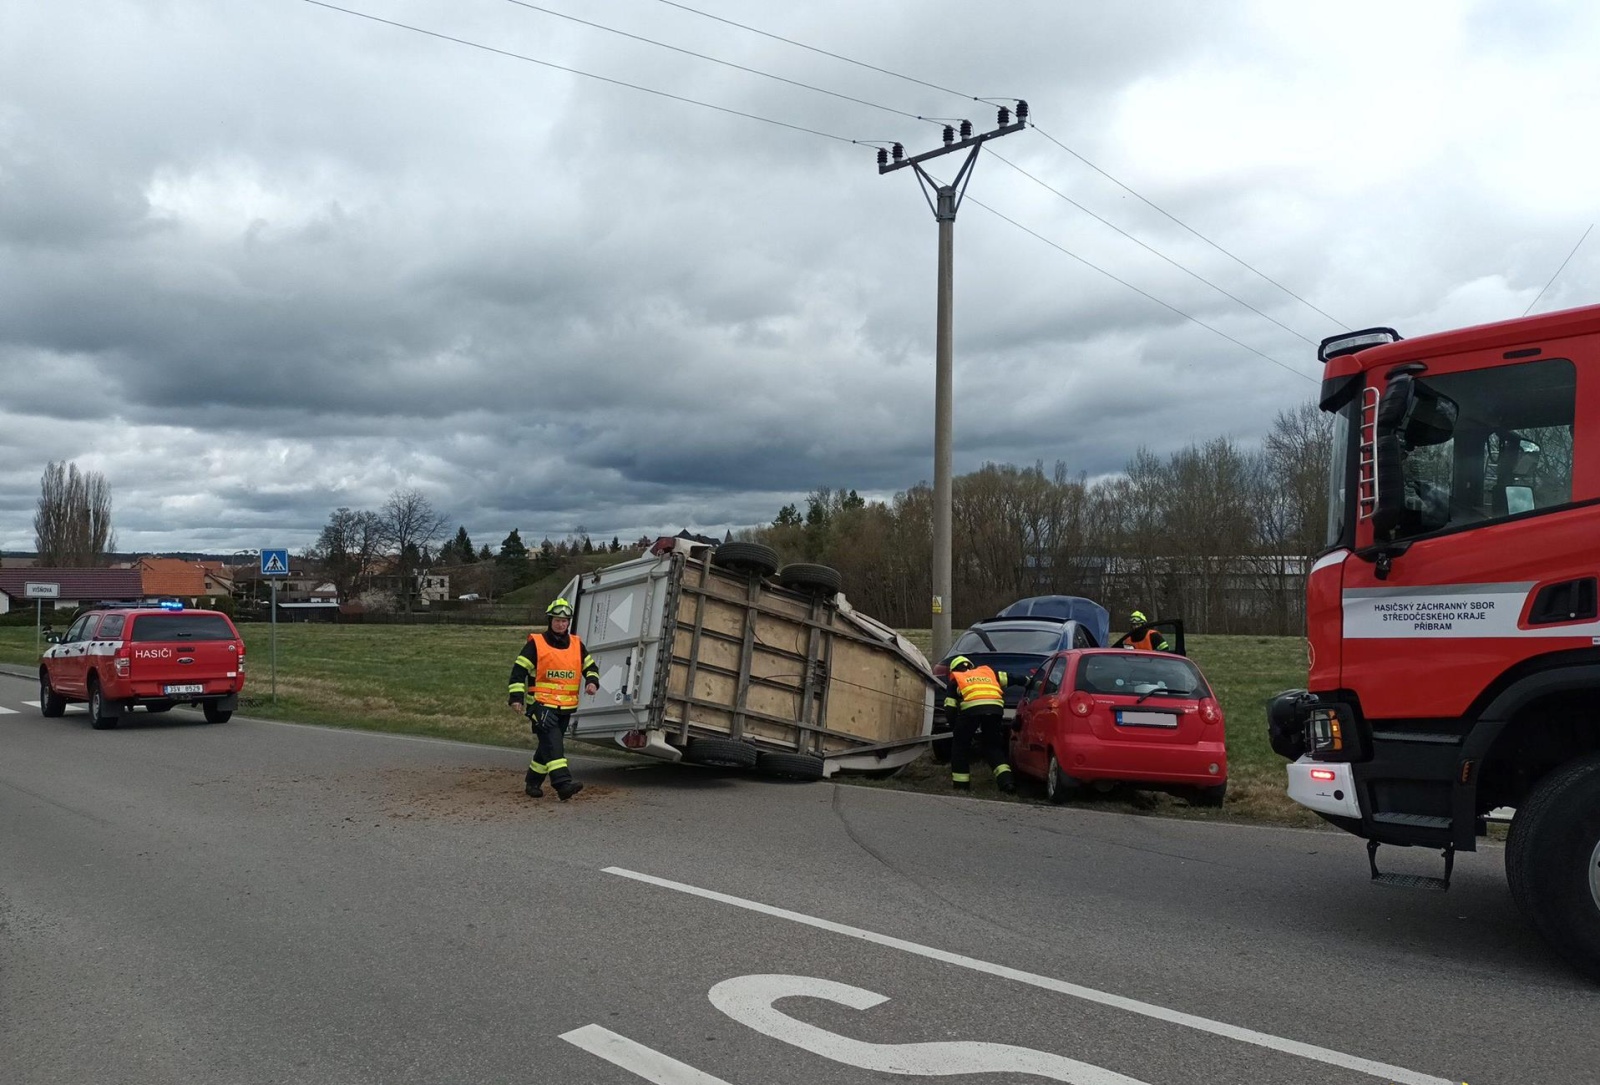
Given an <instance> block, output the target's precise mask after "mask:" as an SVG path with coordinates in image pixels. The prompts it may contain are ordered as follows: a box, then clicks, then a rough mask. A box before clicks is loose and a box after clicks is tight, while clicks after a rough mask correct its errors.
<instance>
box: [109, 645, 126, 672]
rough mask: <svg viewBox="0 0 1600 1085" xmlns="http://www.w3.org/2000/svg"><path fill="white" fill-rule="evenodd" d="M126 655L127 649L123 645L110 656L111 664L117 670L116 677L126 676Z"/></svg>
mask: <svg viewBox="0 0 1600 1085" xmlns="http://www.w3.org/2000/svg"><path fill="white" fill-rule="evenodd" d="M128 655H129V650H128V649H127V648H125V647H124V648H118V649H117V654H116V655H114V656H112V657H111V666H112V668H113V669H114V670H115V671H116V672H117V677H118V678H126V677H128V663H129V660H128Z"/></svg>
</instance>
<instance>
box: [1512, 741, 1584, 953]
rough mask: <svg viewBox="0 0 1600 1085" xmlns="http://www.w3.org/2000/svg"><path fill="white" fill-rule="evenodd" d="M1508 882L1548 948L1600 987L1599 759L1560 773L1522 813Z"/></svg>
mask: <svg viewBox="0 0 1600 1085" xmlns="http://www.w3.org/2000/svg"><path fill="white" fill-rule="evenodd" d="M1525 818H1526V821H1524V819H1525ZM1506 877H1507V880H1508V881H1509V882H1510V883H1511V895H1512V897H1513V899H1515V900H1516V902H1517V905H1518V906H1519V907H1520V908H1521V909H1522V910H1523V911H1524V912H1525V913H1526V914H1527V915H1528V917H1529V918H1530V919H1532V920H1533V925H1534V926H1535V927H1536V928H1537V929H1538V931H1539V933H1540V934H1542V935H1543V936H1544V938H1545V941H1547V942H1549V943H1550V945H1551V947H1552V948H1554V949H1555V951H1556V952H1557V953H1558V954H1560V955H1561V956H1562V957H1564V958H1566V959H1567V960H1570V961H1572V962H1573V964H1574V965H1575V966H1576V967H1577V968H1578V969H1579V970H1581V971H1583V972H1584V973H1586V974H1587V975H1588V976H1590V977H1591V978H1592V979H1596V980H1600V755H1591V756H1589V757H1585V758H1583V759H1582V760H1579V761H1575V762H1573V763H1572V764H1570V765H1566V766H1564V767H1562V768H1559V769H1557V770H1556V771H1555V772H1553V773H1551V774H1550V775H1549V776H1547V777H1545V779H1543V780H1541V781H1540V782H1539V785H1538V786H1537V787H1535V788H1534V790H1533V794H1532V795H1531V796H1530V797H1529V799H1528V801H1527V802H1525V803H1523V804H1522V805H1521V806H1520V807H1519V808H1518V810H1517V815H1516V817H1514V818H1513V819H1512V820H1511V835H1510V838H1509V839H1508V840H1507V841H1506Z"/></svg>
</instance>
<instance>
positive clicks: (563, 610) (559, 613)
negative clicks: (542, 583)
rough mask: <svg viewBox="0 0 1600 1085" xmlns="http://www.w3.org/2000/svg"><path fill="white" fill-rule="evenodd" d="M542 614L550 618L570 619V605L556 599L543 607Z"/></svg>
mask: <svg viewBox="0 0 1600 1085" xmlns="http://www.w3.org/2000/svg"><path fill="white" fill-rule="evenodd" d="M544 612H545V614H546V615H548V616H549V617H552V618H570V617H572V604H571V603H569V602H567V601H566V600H565V599H557V600H556V601H555V602H553V603H551V604H550V605H549V606H547V607H545V608H544Z"/></svg>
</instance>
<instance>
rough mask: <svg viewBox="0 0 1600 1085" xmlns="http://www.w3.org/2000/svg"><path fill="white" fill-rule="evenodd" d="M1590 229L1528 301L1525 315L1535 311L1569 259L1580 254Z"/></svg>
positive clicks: (1590, 227)
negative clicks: (1579, 251) (1535, 307)
mask: <svg viewBox="0 0 1600 1085" xmlns="http://www.w3.org/2000/svg"><path fill="white" fill-rule="evenodd" d="M1592 229H1594V223H1592V222H1591V223H1589V230H1592ZM1589 230H1585V231H1583V237H1580V238H1578V243H1577V244H1576V245H1574V246H1572V251H1571V252H1569V253H1567V259H1566V260H1563V261H1561V266H1560V267H1558V268H1556V273H1555V274H1554V275H1552V276H1550V281H1549V282H1547V283H1545V284H1544V289H1543V290H1540V291H1539V292H1538V293H1537V294H1535V295H1534V296H1533V300H1532V301H1530V302H1528V307H1527V308H1526V309H1524V310H1522V315H1523V316H1527V315H1528V314H1529V313H1531V312H1533V307H1534V306H1535V305H1537V304H1539V299H1540V298H1542V297H1544V292H1545V290H1549V289H1550V287H1551V286H1552V285H1553V284H1554V283H1555V281H1556V279H1557V278H1558V277H1559V276H1560V275H1561V272H1562V271H1564V270H1565V269H1566V266H1567V263H1568V261H1570V260H1571V259H1572V258H1573V257H1574V256H1576V255H1578V250H1579V249H1580V248H1582V247H1583V242H1584V240H1585V239H1586V238H1587V237H1588V236H1589Z"/></svg>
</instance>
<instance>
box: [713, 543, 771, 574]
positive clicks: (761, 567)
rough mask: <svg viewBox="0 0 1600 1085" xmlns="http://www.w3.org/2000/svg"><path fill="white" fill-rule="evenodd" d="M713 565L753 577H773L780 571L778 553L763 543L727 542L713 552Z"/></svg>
mask: <svg viewBox="0 0 1600 1085" xmlns="http://www.w3.org/2000/svg"><path fill="white" fill-rule="evenodd" d="M711 564H713V565H715V566H716V567H717V568H719V569H732V570H733V571H734V572H738V573H748V574H750V575H751V576H771V575H772V574H773V573H775V572H777V571H778V552H777V551H776V550H774V549H772V547H770V546H764V545H762V544H761V543H748V542H725V543H723V544H722V545H721V546H719V547H717V548H716V549H715V550H713V551H712V552H711Z"/></svg>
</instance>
